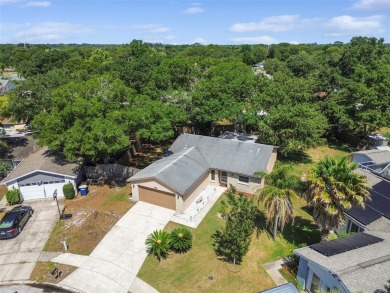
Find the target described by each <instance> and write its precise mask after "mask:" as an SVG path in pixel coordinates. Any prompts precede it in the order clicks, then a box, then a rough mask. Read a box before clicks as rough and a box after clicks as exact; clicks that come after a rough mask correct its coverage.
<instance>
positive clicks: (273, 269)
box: [263, 259, 288, 286]
mask: <svg viewBox="0 0 390 293" xmlns="http://www.w3.org/2000/svg"><path fill="white" fill-rule="evenodd" d="M283 263H284V261H283V259H278V260H277V261H273V262H269V263H265V264H263V267H264V269H265V270H266V271H267V273H268V275H270V277H271V278H272V280H274V282H275V284H276V286H280V285H284V284H287V283H288V282H287V281H286V279H285V278H283V276H282V275H281V274H280V272H279V270H280V269H281V268H282V265H283Z"/></svg>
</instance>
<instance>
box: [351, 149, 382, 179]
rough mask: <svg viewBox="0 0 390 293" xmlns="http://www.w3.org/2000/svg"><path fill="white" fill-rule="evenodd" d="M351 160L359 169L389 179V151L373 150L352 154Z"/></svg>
mask: <svg viewBox="0 0 390 293" xmlns="http://www.w3.org/2000/svg"><path fill="white" fill-rule="evenodd" d="M352 160H353V161H354V162H355V163H358V164H359V165H360V166H361V168H363V169H366V170H369V171H370V172H372V173H374V174H377V175H379V176H381V177H384V178H386V179H390V150H387V149H375V150H368V151H360V152H355V153H352Z"/></svg>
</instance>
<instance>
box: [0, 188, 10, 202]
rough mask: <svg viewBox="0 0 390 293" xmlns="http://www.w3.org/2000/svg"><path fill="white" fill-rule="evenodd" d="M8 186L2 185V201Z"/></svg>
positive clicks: (0, 194) (0, 189)
mask: <svg viewBox="0 0 390 293" xmlns="http://www.w3.org/2000/svg"><path fill="white" fill-rule="evenodd" d="M7 190H8V189H7V186H6V185H0V200H2V199H3V197H4V196H5V193H6V192H7Z"/></svg>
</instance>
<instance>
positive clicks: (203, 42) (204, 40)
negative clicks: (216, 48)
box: [192, 38, 208, 44]
mask: <svg viewBox="0 0 390 293" xmlns="http://www.w3.org/2000/svg"><path fill="white" fill-rule="evenodd" d="M192 43H199V44H207V43H208V41H207V40H206V39H204V38H196V39H195V40H194V41H193V42H192Z"/></svg>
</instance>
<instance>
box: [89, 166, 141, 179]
mask: <svg viewBox="0 0 390 293" xmlns="http://www.w3.org/2000/svg"><path fill="white" fill-rule="evenodd" d="M138 171H139V170H138V169H136V168H133V167H128V166H123V165H118V164H104V165H97V166H84V176H85V177H86V178H88V179H128V178H130V177H131V176H133V175H134V174H135V173H137V172H138Z"/></svg>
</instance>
